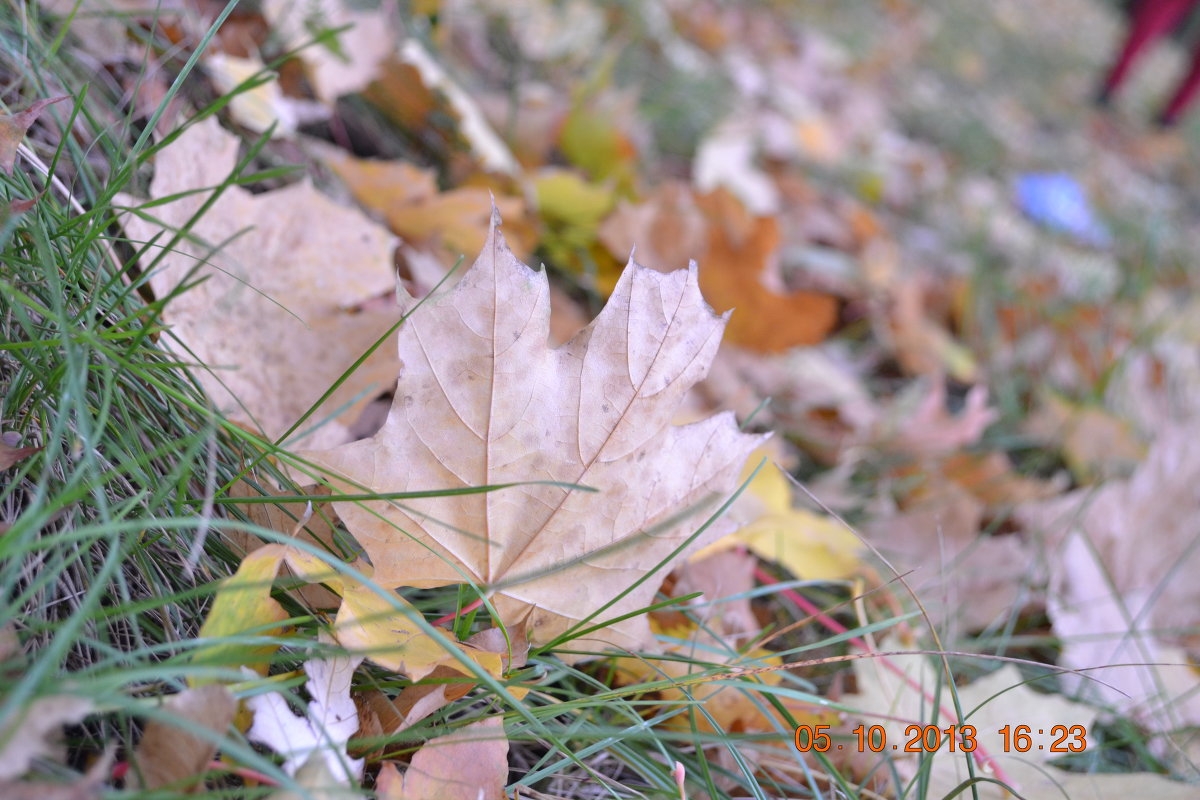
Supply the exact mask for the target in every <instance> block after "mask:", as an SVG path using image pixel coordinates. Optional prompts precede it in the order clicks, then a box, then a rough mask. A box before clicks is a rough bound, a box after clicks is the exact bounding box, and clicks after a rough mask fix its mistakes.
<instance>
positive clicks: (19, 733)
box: [0, 694, 93, 781]
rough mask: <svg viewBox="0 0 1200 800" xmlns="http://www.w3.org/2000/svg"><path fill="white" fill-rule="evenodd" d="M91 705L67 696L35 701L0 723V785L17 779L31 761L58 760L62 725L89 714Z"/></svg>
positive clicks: (0, 720)
mask: <svg viewBox="0 0 1200 800" xmlns="http://www.w3.org/2000/svg"><path fill="white" fill-rule="evenodd" d="M92 708H93V704H92V701H91V700H89V699H87V698H86V697H76V696H74V695H69V694H58V695H51V696H49V697H39V698H38V699H36V700H34V701H33V702H32V703H27V704H25V705H24V706H19V707H18V708H16V709H14V710H13V711H12V712H10V713H9V714H8V716H6V717H4V718H3V719H0V781H6V780H12V779H14V778H19V777H21V776H22V775H24V774H25V771H26V770H28V769H29V764H30V762H31V761H33V759H35V758H50V759H54V760H61V756H62V752H61V751H62V748H61V747H60V745H59V744H58V743H57V741H56V739H57V736H58V734H59V733H61V732H62V726H63V725H73V724H75V723H76V722H79V721H80V720H81V719H83V718H84V717H86V716H87V715H88V714H90V713H92Z"/></svg>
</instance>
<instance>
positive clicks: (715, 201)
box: [697, 189, 838, 353]
mask: <svg viewBox="0 0 1200 800" xmlns="http://www.w3.org/2000/svg"><path fill="white" fill-rule="evenodd" d="M697 202H698V203H699V205H700V208H701V209H702V210H703V211H704V213H705V215H706V216H707V218H708V224H709V237H708V250H707V252H706V253H705V256H704V262H703V263H702V264H701V265H700V288H701V290H702V291H703V292H704V298H705V299H706V300H708V302H709V303H711V304H712V306H713V308H714V309H716V310H717V311H718V312H720V311H726V310H728V309H730V308H734V309H736V311H734V313H733V316H732V317H731V318H730V320H729V327H728V328H727V329H726V333H725V336H726V339H727V340H728V341H730V342H733V343H734V344H740V345H742V346H744V347H747V348H750V349H752V350H757V351H759V352H763V353H777V352H779V351H781V350H786V349H788V348H790V347H795V346H796V345H812V344H816V343H818V342H820V341H821V340H823V339H824V338H825V337H826V336H828V335H829V333H830V331H832V330H833V326H834V324H835V323H836V322H837V313H838V312H837V300H836V299H835V298H834V297H832V296H831V295H827V294H820V293H818V292H807V291H799V292H791V293H789V294H779V293H778V292H775V291H772V290H771V289H769V288H767V286H765V285H764V284H763V282H762V277H763V273H764V272H765V271H766V269H767V268H768V266H769V265H770V263H771V261H772V259H774V258H775V257H776V255H777V253H778V250H779V224H778V222H777V221H776V220H775V218H774V217H754V216H752V215H751V214H750V213H749V212H748V211H747V210H746V209H745V208H744V207H743V206H742V204H741V203H740V202H739V201H738V200H737V198H735V197H734V196H733V195H732V194H730V193H729V192H728V191H726V190H725V189H717V190H716V191H714V192H711V193H710V194H707V195H703V196H701V197H699V198H698V199H697Z"/></svg>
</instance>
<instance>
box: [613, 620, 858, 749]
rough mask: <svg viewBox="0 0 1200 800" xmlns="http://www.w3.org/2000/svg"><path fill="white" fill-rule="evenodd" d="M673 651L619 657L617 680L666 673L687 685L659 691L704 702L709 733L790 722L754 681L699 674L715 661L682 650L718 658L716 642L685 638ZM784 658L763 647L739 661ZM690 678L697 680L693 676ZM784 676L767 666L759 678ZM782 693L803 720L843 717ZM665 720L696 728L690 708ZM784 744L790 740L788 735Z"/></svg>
mask: <svg viewBox="0 0 1200 800" xmlns="http://www.w3.org/2000/svg"><path fill="white" fill-rule="evenodd" d="M667 653H668V655H671V656H674V657H673V658H671V659H657V658H651V659H643V658H635V657H624V658H616V659H614V660H613V665H614V667H615V670H616V680H617V682H618V683H619V684H624V685H632V684H638V683H653V682H656V681H661V680H663V679H674V680H678V681H680V682H681V685H678V686H669V687H667V688H665V689H659V690H658V691H657V694H658V696H659V697H660V698H662V701H663V704H664V705H670V704H678V703H684V702H689V701H690V702H694V703H698V704H703V706H704V711H705V712H706V714H702V713H700V711H699V710H697V711H696V714H695V725H696V730H698V731H700V732H703V733H730V732H738V733H742V732H767V731H775V730H777V729H778V728H779V727H780V726H781V725H783V724H784V723H783V716H782V714H780V712H779V711H777V710H776V709H774V708H773V707H772V706H771V704H770V702H769V701H768V700H766V699H765V698H764V697H762V696H755V695H756V694H759V693H757V692H755V691H754V688H753V687H754V683H753V682H747V683H746V685H745V687H744V688H743V687H740V686H731V685H728V684H727V683H717V681H718V680H720V679H721V678H720V676H717V677H713V678H711V679H703V678H695V677H693V676H694V673H697V672H699V671H701V670H707V669H710V667H708V666H703V665H696V664H691V663H689V662H688V661H687V660H686V659H681V658H680V656H688V657H691V658H698V659H700V660H702V661H706V662H711V661H715V660H718V659H717V654H716V652H715V648H714V647H713V646H711V645H710V646H708V647H701V646H698V645H697V644H695V643H692V642H681V643H678V644H675V645H672V646H671V647H669V648H668V649H667ZM782 663H783V661H782V659H781V658H779V656H774V655H771V654H770V651H769V650H765V649H762V648H759V649H757V650H752V651H750V652H749V653H746V654H744V655H742V656H740V657H739V659H738V663H737V664H736V666H751V667H770V666H780V665H782ZM689 678H690V679H691V680H688V679H689ZM782 680H783V679H782V677H781V676H780V675H779V673H778V672H763V673H760V674H759V675H758V676H757V681H758V682H759V683H760V684H762V685H766V686H778V685H779V684H780V683H781V682H782ZM685 681H686V682H685ZM777 699H778V700H779V701H780V702H781V703H782V704H783V706H784V707H785V708H787V709H788V711H789V712H791V714H792V716H793V717H794V718H795V719H796V722H797V724H811V725H833V724H835V723H836V722H837V721H838V715H837V714H836V713H835V712H832V711H829V710H827V709H822V708H820V707H818V706H815V705H813V704H811V703H805V702H803V701H800V700H796V699H794V698H791V697H786V696H782V695H779V696H777ZM710 717H711V719H710ZM665 725H666V727H668V728H676V729H681V730H691V729H692V718H691V716H690V715H689V714H687V713H682V714H678V715H676V716H673V717H671V718H669V719H668V720H667V721H666V723H665ZM783 744H785V745H786V744H790V742H787V741H784V742H783Z"/></svg>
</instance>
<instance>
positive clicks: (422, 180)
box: [310, 142, 535, 272]
mask: <svg viewBox="0 0 1200 800" xmlns="http://www.w3.org/2000/svg"><path fill="white" fill-rule="evenodd" d="M310 146H311V147H312V149H313V150H315V151H316V152H317V153H318V155H320V157H321V158H322V160H324V161H325V163H326V164H328V165H329V167H330V168H331V169H332V170H333V171H334V172H335V173H337V176H338V177H339V178H341V179H342V181H344V182H345V184H346V187H347V188H348V189H349V190H350V192H351V194H353V195H354V199H355V200H357V201H358V202H359V203H360V204H362V205H363V206H364V207H365V208H367V209H369V210H371V211H373V212H375V213H377V214H379V215H380V216H381V217H382V218H383V220H384V222H386V223H387V225H388V227H389V228H390V229H391V230H392V231H393V232H394V233H396V234H398V235H400V236H402V237H404V240H405V241H406V242H408V243H410V244H414V245H418V246H421V247H425V248H430V247H433V246H435V245H440V246H441V247H443V248H445V250H446V251H447V255H448V256H449V258H448V259H446V261H447V264H448V265H449V264H453V263H454V260H455V259H456V258H458V256H460V255H463V254H464V253H475V252H478V251H479V250H480V249H481V248H482V247H483V242H484V240H485V239H486V238H487V232H488V226H489V224H490V223H491V207H492V196H491V195H490V194H489V192H488V190H487V189H484V188H480V187H474V186H463V187H459V188H457V189H451V190H450V191H447V192H439V191H438V188H437V179H436V177H435V175H434V173H433V171H432V170H428V169H423V168H421V167H418V166H416V165H415V164H410V163H408V162H405V161H377V160H369V159H360V158H354V157H353V156H350V155H347V154H346V152H345V151H343V150H342V149H341V148H337V147H330V146H327V145H322V144H321V143H319V142H312V143H310ZM495 203H496V206H497V207H498V208H499V209H500V212H501V213H502V214H504V216H505V217H507V218H509V219H512V220H518V221H519V220H521V219H523V218H524V215H525V204H524V202H522V201H521V200H520V199H518V198H516V197H508V196H504V195H500V196H498V197H495ZM517 230H518V231H519V235H518V236H517V237H516V239H515V242H516V244H517V248H518V252H519V253H521V254H528V253H529V252H531V251H532V249H533V244H534V238H535V237H534V232H533V229H532V228H529V227H528V226H523V227H522V226H517ZM522 257H523V256H522ZM442 271H443V272H444V271H445V267H443V270H442Z"/></svg>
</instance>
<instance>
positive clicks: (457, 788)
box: [379, 717, 508, 800]
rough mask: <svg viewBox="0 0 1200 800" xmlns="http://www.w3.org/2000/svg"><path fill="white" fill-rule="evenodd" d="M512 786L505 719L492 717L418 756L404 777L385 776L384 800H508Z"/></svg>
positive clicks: (382, 779)
mask: <svg viewBox="0 0 1200 800" xmlns="http://www.w3.org/2000/svg"><path fill="white" fill-rule="evenodd" d="M507 782H508V739H507V738H505V735H504V719H503V718H502V717H488V718H487V719H485V720H482V721H480V722H473V723H471V724H470V725H467V726H464V727H463V728H460V729H459V730H457V731H455V732H454V733H451V734H449V735H447V736H439V737H437V738H436V739H430V740H429V741H428V742H426V743H425V745H424V746H423V747H422V748H421V749H420V750H418V751H417V752H416V754H415V755H414V756H413V758H412V762H411V763H410V764H409V766H408V769H407V770H405V772H404V775H403V777H401V776H400V775H399V774H398V773H397V772H396V771H395V767H392V769H390V770H387V771H386V772H381V773H380V779H379V796H380V797H381V798H384V800H503V798H504V784H505V783H507Z"/></svg>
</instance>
